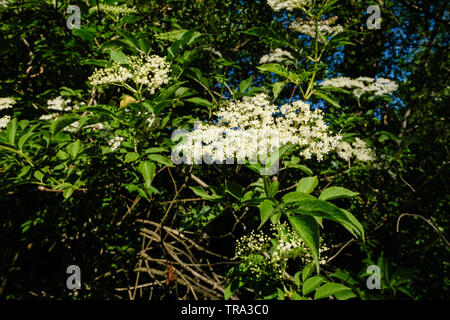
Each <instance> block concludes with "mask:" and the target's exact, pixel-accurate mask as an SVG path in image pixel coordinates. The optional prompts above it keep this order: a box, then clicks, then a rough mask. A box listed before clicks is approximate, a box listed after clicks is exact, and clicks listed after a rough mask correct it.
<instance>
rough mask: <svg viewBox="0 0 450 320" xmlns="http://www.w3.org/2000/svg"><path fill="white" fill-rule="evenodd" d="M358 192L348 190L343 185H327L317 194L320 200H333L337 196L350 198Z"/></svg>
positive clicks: (337, 197)
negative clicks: (327, 186)
mask: <svg viewBox="0 0 450 320" xmlns="http://www.w3.org/2000/svg"><path fill="white" fill-rule="evenodd" d="M358 194H359V193H358V192H354V191H351V190H348V189H346V188H343V187H329V188H327V189H325V190H323V191H322V193H321V194H320V196H319V199H320V200H334V199H339V198H350V197H354V196H356V195H358Z"/></svg>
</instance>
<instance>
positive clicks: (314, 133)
mask: <svg viewBox="0 0 450 320" xmlns="http://www.w3.org/2000/svg"><path fill="white" fill-rule="evenodd" d="M216 116H217V117H218V121H217V123H206V124H203V123H200V124H198V125H197V127H196V128H195V129H194V131H192V132H189V133H187V134H185V135H184V137H183V140H182V141H181V142H180V143H179V144H178V145H177V146H176V147H175V149H174V151H175V153H178V154H179V153H180V152H182V153H183V157H184V163H187V164H193V163H202V159H203V158H205V161H206V162H207V163H208V161H211V160H208V161H207V160H206V158H208V159H212V160H213V161H215V162H216V163H223V161H224V160H227V163H230V162H229V161H228V160H230V159H235V158H236V159H237V161H238V163H245V159H248V160H249V162H250V163H256V161H257V158H259V159H260V161H264V159H265V158H266V157H267V156H268V155H271V154H273V153H274V152H276V151H278V150H279V148H281V147H282V146H284V145H286V144H294V145H298V146H300V147H301V148H302V150H301V152H300V155H301V156H302V157H304V158H305V159H310V158H311V157H312V156H313V155H314V156H315V157H316V158H317V160H318V161H321V160H322V159H323V155H324V154H327V153H329V152H330V151H331V150H333V149H334V148H335V146H336V145H337V143H338V142H339V141H340V139H341V137H340V136H332V135H330V134H331V132H328V126H327V124H326V123H325V121H324V120H323V114H322V110H320V109H316V110H314V111H312V110H310V106H309V105H308V104H306V103H304V102H302V101H296V102H293V103H292V104H285V105H283V106H281V107H280V108H278V107H277V106H276V105H274V104H272V103H271V102H270V101H269V97H268V96H267V95H266V94H258V95H256V96H254V97H244V98H243V99H242V100H241V101H237V102H228V103H227V104H226V105H225V106H224V107H222V108H221V109H219V111H218V112H217V113H216ZM231 163H233V162H231Z"/></svg>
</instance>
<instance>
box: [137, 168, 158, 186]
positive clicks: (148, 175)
mask: <svg viewBox="0 0 450 320" xmlns="http://www.w3.org/2000/svg"><path fill="white" fill-rule="evenodd" d="M138 170H139V172H140V173H141V174H142V177H143V178H144V182H145V184H144V185H145V187H146V188H150V186H151V184H152V181H153V178H154V176H155V171H156V165H155V164H154V163H153V162H150V161H141V163H139V167H138Z"/></svg>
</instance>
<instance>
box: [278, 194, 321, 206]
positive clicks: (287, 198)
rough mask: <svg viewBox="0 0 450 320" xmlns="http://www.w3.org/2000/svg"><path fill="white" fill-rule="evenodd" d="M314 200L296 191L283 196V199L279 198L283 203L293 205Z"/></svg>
mask: <svg viewBox="0 0 450 320" xmlns="http://www.w3.org/2000/svg"><path fill="white" fill-rule="evenodd" d="M315 199H316V198H314V197H313V196H310V195H309V194H306V193H303V192H298V191H294V192H289V193H287V194H285V195H284V196H283V198H281V200H282V201H283V202H284V203H293V202H298V201H302V200H315Z"/></svg>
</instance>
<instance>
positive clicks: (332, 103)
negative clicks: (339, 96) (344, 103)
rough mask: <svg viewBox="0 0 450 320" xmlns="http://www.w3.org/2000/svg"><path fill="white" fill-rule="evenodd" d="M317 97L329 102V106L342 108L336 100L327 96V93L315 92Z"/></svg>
mask: <svg viewBox="0 0 450 320" xmlns="http://www.w3.org/2000/svg"><path fill="white" fill-rule="evenodd" d="M313 93H314V94H315V95H316V96H318V97H319V98H321V99H323V100H325V101H327V102H328V103H329V104H331V105H333V106H335V107H337V108H340V107H341V106H340V105H339V103H337V102H336V101H335V100H333V99H332V98H330V97H329V96H327V95H326V94H325V93H322V92H319V91H314V92H313Z"/></svg>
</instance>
